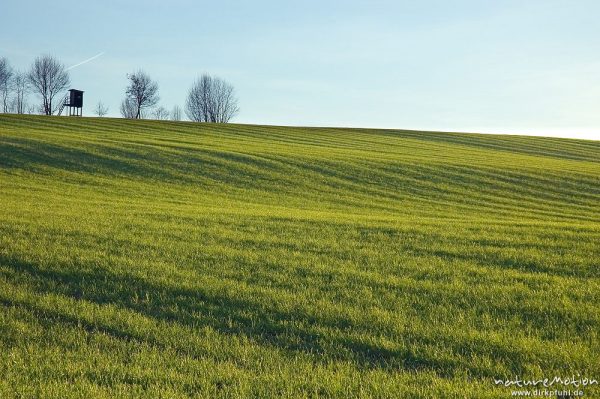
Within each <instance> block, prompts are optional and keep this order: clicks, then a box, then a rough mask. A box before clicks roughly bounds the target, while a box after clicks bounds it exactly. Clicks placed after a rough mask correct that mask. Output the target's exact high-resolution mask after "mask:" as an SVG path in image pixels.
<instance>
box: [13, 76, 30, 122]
mask: <svg viewBox="0 0 600 399" xmlns="http://www.w3.org/2000/svg"><path fill="white" fill-rule="evenodd" d="M12 88H13V91H14V93H15V94H14V98H13V101H12V111H13V112H14V113H16V114H24V113H25V112H26V110H27V92H28V90H29V80H28V79H27V75H26V74H25V73H23V72H17V73H15V75H14V77H13V84H12Z"/></svg>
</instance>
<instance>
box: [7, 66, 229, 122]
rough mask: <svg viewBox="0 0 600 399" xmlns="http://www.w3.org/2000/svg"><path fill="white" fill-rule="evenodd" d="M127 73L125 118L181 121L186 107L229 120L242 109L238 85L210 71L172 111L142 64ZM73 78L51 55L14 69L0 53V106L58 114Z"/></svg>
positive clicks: (210, 118) (204, 117) (201, 116)
mask: <svg viewBox="0 0 600 399" xmlns="http://www.w3.org/2000/svg"><path fill="white" fill-rule="evenodd" d="M126 78H127V87H126V89H125V96H124V98H123V100H122V101H121V104H120V107H119V111H120V113H121V116H123V117H124V118H130V119H158V120H167V119H171V120H176V121H179V120H182V118H183V111H184V112H185V115H186V116H187V117H188V118H189V119H190V120H191V121H194V122H213V123H227V122H229V121H230V120H231V119H232V118H233V117H234V116H235V115H237V113H238V112H239V106H238V99H237V97H236V95H235V90H234V88H233V86H232V85H231V84H230V83H228V82H226V81H225V80H223V79H221V78H218V77H215V76H211V75H209V74H203V75H202V76H200V77H199V78H198V79H196V81H194V83H193V84H192V86H191V87H190V89H189V91H188V93H187V98H186V101H185V107H184V110H183V111H182V109H181V108H180V107H179V106H175V107H173V109H172V110H170V111H169V110H168V109H166V108H165V107H163V106H160V105H159V100H160V97H159V89H158V83H157V82H156V81H154V80H153V79H152V78H151V77H150V76H149V75H148V74H147V73H146V72H144V71H143V70H138V71H135V72H133V73H130V74H127V75H126ZM70 84H71V79H70V76H69V71H68V69H67V68H66V67H65V65H64V64H62V63H61V62H60V61H59V60H58V59H56V58H55V57H53V56H51V55H42V56H39V57H37V58H36V59H35V60H34V62H33V63H32V65H31V67H30V69H29V70H28V71H15V70H14V69H13V68H12V67H11V66H10V64H9V62H8V60H7V59H6V58H3V57H0V102H1V103H0V111H1V112H3V113H15V114H26V113H27V114H43V115H54V114H55V113H56V112H58V109H59V108H60V107H61V105H62V99H63V97H64V95H65V94H64V93H65V91H66V90H67V88H68V87H69V85H70ZM29 94H35V95H36V96H37V97H38V98H39V100H40V102H39V103H37V104H29V102H28V95H29ZM108 111H109V109H108V107H107V106H105V105H104V104H103V103H102V102H98V104H96V107H95V108H94V110H93V112H94V114H95V115H98V116H100V117H102V116H106V115H107V114H108Z"/></svg>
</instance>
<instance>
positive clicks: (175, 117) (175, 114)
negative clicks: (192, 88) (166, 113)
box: [171, 105, 181, 121]
mask: <svg viewBox="0 0 600 399" xmlns="http://www.w3.org/2000/svg"><path fill="white" fill-rule="evenodd" d="M171 120H172V121H180V120H181V108H180V107H179V105H176V106H174V107H173V110H172V111H171Z"/></svg>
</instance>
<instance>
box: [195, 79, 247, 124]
mask: <svg viewBox="0 0 600 399" xmlns="http://www.w3.org/2000/svg"><path fill="white" fill-rule="evenodd" d="M238 112H239V107H238V101H237V98H236V97H235V92H234V89H233V86H232V85H230V84H229V83H227V82H225V81H224V80H222V79H220V78H217V77H212V76H210V75H207V74H204V75H202V76H201V77H200V79H198V80H196V82H194V84H193V86H192V87H191V89H190V90H189V92H188V97H187V101H186V104H185V113H186V115H187V116H188V118H190V119H191V120H192V121H195V122H216V123H227V122H229V121H230V120H231V118H233V117H234V116H235V115H236V114H237V113H238Z"/></svg>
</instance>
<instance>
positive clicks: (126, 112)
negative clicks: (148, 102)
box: [119, 97, 138, 119]
mask: <svg viewBox="0 0 600 399" xmlns="http://www.w3.org/2000/svg"><path fill="white" fill-rule="evenodd" d="M119 110H120V111H121V115H122V116H123V118H127V119H135V118H137V111H138V109H137V105H136V103H135V101H134V100H133V99H132V98H129V97H126V98H125V99H123V101H121V106H120V108H119Z"/></svg>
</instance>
